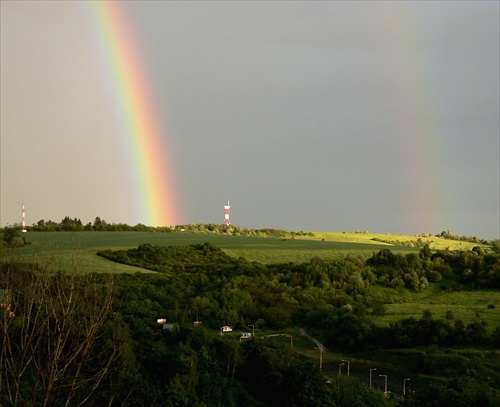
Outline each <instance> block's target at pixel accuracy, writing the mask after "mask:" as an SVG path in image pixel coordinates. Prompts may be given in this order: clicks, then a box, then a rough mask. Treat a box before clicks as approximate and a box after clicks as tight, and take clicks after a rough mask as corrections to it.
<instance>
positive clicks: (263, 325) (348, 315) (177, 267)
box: [0, 243, 500, 406]
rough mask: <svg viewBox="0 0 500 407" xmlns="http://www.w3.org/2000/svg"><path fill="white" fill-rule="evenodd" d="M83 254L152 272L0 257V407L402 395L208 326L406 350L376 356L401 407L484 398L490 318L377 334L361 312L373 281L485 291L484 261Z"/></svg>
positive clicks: (416, 322) (445, 255)
mask: <svg viewBox="0 0 500 407" xmlns="http://www.w3.org/2000/svg"><path fill="white" fill-rule="evenodd" d="M99 255H100V256H103V257H105V258H107V259H110V260H113V261H118V262H122V263H125V264H129V265H135V266H140V267H143V268H147V269H149V270H153V271H155V272H154V273H149V274H144V273H137V274H117V275H114V276H110V275H103V274H95V275H79V274H78V273H77V272H76V271H77V269H78V262H75V265H74V268H73V269H71V270H68V271H67V272H65V273H62V274H61V273H59V274H58V273H51V272H52V271H53V269H51V264H52V263H51V261H47V264H46V265H45V266H42V267H38V266H33V265H31V264H19V263H16V262H9V261H7V260H4V262H3V264H2V269H1V276H2V287H3V293H4V294H3V300H2V303H3V304H8V307H7V306H4V311H5V312H4V313H3V314H2V326H1V328H2V335H3V341H2V354H1V355H2V359H1V363H2V366H1V367H2V369H1V372H2V373H1V377H0V386H1V388H0V405H2V404H5V405H9V404H10V405H18V404H23V403H27V404H32V405H79V404H80V403H81V404H85V405H96V406H97V405H149V406H217V405H229V406H237V405H252V406H271V405H273V406H275V405H283V406H335V405H338V406H366V405H372V406H392V405H399V404H400V403H402V402H403V400H400V399H398V397H396V395H395V394H393V396H391V397H384V396H383V394H382V393H381V392H380V391H378V390H375V389H370V388H369V387H368V386H367V385H366V384H364V383H362V382H361V381H360V378H357V377H354V376H353V377H347V376H338V375H337V374H336V372H335V371H332V370H331V368H330V369H324V370H323V371H320V370H319V369H318V366H317V364H316V363H313V362H312V361H311V360H310V359H309V358H308V357H307V356H306V355H305V354H304V353H303V352H300V351H299V350H296V349H295V348H290V347H289V346H287V347H283V346H280V345H276V344H274V343H272V342H269V341H265V340H261V339H260V338H259V337H257V338H253V339H250V340H245V341H243V342H240V341H239V340H238V337H237V336H235V335H222V332H221V330H220V329H221V326H223V325H230V326H232V327H233V328H234V329H235V330H244V331H248V330H249V328H248V326H249V325H251V326H252V327H254V328H257V329H258V330H263V329H267V330H275V331H278V330H281V329H290V328H291V327H294V326H300V327H306V329H307V331H308V332H311V333H313V334H314V335H315V336H317V337H318V338H320V339H321V341H322V342H323V343H324V344H325V345H326V346H327V347H329V348H330V349H332V350H335V351H336V352H341V353H350V354H351V355H356V354H359V355H362V354H363V355H370V354H374V352H380V351H381V350H385V351H386V352H394V351H395V350H400V352H404V351H406V350H408V349H412V348H415V349H414V350H412V351H411V352H412V353H411V355H412V356H411V357H410V359H408V361H406V359H405V357H404V356H403V353H400V354H399V355H398V357H397V358H395V359H394V360H393V361H392V362H391V363H393V364H394V366H393V369H394V371H395V372H396V371H397V370H398V369H405V370H404V372H403V373H401V374H404V375H405V376H403V377H406V375H407V374H410V373H411V375H412V377H413V378H412V382H411V383H412V389H413V390H415V393H409V394H408V395H407V397H406V399H405V400H404V402H405V403H406V405H415V406H441V405H442V406H444V405H449V400H453V402H454V403H455V404H456V405H482V406H488V405H491V406H494V405H498V402H497V400H499V399H500V397H499V396H500V394H499V382H500V380H499V377H500V371H499V369H498V364H496V365H495V364H494V363H493V365H492V364H490V363H488V359H487V358H485V357H484V356H481V355H485V354H487V353H488V352H493V351H494V350H495V349H498V347H499V346H500V327H499V326H498V325H497V326H495V327H488V326H486V325H485V324H484V321H481V319H480V318H478V319H477V320H475V321H473V322H470V323H464V322H462V321H461V320H460V319H459V318H457V317H455V316H454V315H452V314H449V315H448V316H447V318H446V319H437V318H435V317H434V316H433V315H432V314H431V313H430V312H424V313H423V314H422V316H421V317H420V318H405V319H401V320H399V321H396V322H394V323H392V324H391V325H390V326H388V327H386V328H381V327H376V326H375V325H374V324H373V322H372V319H371V317H372V316H375V315H380V314H383V313H384V312H385V311H384V302H383V301H382V300H381V299H380V298H377V297H374V296H372V295H371V288H373V287H385V289H389V290H410V291H411V292H425V290H428V289H429V287H430V286H431V285H432V284H442V283H445V282H446V286H447V287H449V288H448V289H455V290H467V289H489V290H491V289H498V288H499V281H500V279H499V274H500V259H499V256H498V255H497V254H494V253H484V252H483V251H482V250H481V249H477V250H474V251H468V252H459V251H457V252H452V251H442V252H436V253H432V252H431V251H430V250H429V249H428V247H423V248H422V249H421V251H420V252H419V253H410V254H407V255H402V254H394V253H392V252H390V251H389V250H382V251H380V252H378V253H375V254H374V255H373V256H372V257H371V258H367V259H364V258H362V257H346V258H344V259H342V260H336V261H324V260H323V259H321V258H319V257H317V258H313V259H311V260H310V261H307V262H304V263H283V264H274V265H265V264H260V263H252V262H248V261H246V260H244V259H235V258H232V257H229V256H227V255H225V254H224V252H222V251H221V250H220V249H219V248H217V247H215V246H214V245H212V244H209V243H207V244H202V245H194V246H182V247H179V246H171V247H167V246H152V245H149V244H143V245H140V246H139V247H137V248H134V249H131V250H121V251H103V252H100V253H99ZM12 313H14V315H12ZM158 319H166V320H167V321H168V322H169V323H170V324H166V325H164V324H163V321H162V322H161V323H158ZM193 321H199V322H200V321H201V322H202V324H201V325H200V324H196V325H193ZM487 328H488V329H487ZM464 345H466V346H468V347H471V348H474V349H477V351H478V353H477V357H476V356H474V357H465V356H462V355H461V354H460V353H455V352H454V351H453V349H460V347H462V346H464ZM445 348H446V349H447V351H446V352H445V351H444V349H445ZM422 349H423V350H422ZM386 359H387V358H386ZM397 359H400V360H404V361H405V362H404V364H402V365H401V366H399V365H398V361H397ZM402 363H403V362H402ZM495 366H496V367H495ZM408 370H410V372H409V371H408ZM394 375H396V373H394ZM419 377H420V379H419ZM430 377H433V378H434V379H429V378H430ZM450 378H454V379H450ZM436 391H439V395H436V393H435V392H436Z"/></svg>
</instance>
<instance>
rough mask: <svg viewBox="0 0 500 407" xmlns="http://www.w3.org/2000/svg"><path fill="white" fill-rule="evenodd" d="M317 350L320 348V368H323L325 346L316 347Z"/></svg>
mask: <svg viewBox="0 0 500 407" xmlns="http://www.w3.org/2000/svg"><path fill="white" fill-rule="evenodd" d="M314 349H316V350H319V370H321V369H322V368H323V348H319V347H317V348H314Z"/></svg>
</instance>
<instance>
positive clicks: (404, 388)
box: [403, 379, 410, 397]
mask: <svg viewBox="0 0 500 407" xmlns="http://www.w3.org/2000/svg"><path fill="white" fill-rule="evenodd" d="M407 380H410V379H404V380H403V397H404V396H405V395H406V381H407Z"/></svg>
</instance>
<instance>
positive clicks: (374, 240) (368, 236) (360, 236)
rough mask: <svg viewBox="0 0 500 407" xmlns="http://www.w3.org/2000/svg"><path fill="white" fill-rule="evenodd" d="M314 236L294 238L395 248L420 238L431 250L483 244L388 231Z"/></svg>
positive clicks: (457, 248)
mask: <svg viewBox="0 0 500 407" xmlns="http://www.w3.org/2000/svg"><path fill="white" fill-rule="evenodd" d="M311 233H313V235H314V236H297V237H296V239H311V240H322V241H323V240H324V241H335V242H350V243H364V244H377V245H381V244H385V245H386V247H391V248H395V247H397V246H398V244H399V242H416V241H418V239H420V240H421V241H422V242H423V243H424V244H425V243H428V244H429V247H430V248H431V249H432V250H444V249H446V248H448V249H450V250H471V249H472V248H473V247H474V246H483V245H481V244H479V243H472V242H462V241H459V240H448V239H444V238H442V237H437V236H428V237H422V236H411V235H392V234H390V233H386V234H382V233H369V232H311Z"/></svg>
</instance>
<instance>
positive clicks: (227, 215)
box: [224, 201, 231, 225]
mask: <svg viewBox="0 0 500 407" xmlns="http://www.w3.org/2000/svg"><path fill="white" fill-rule="evenodd" d="M229 208H231V207H230V206H229V201H227V205H224V223H225V224H226V225H230V224H231V222H230V221H229Z"/></svg>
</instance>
